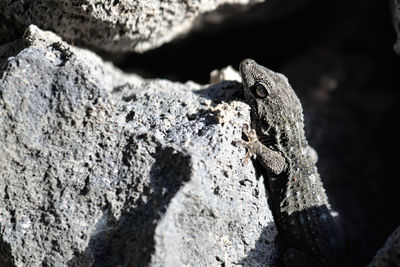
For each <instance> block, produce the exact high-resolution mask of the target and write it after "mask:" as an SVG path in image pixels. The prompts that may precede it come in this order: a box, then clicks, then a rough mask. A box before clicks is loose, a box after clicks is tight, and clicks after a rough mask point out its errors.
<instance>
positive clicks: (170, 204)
mask: <svg viewBox="0 0 400 267" xmlns="http://www.w3.org/2000/svg"><path fill="white" fill-rule="evenodd" d="M114 2H115V1H114ZM0 64H1V72H0V77H1V79H0V151H1V152H0V177H1V178H0V199H1V200H2V201H1V202H0V259H1V260H0V265H2V266H3V265H11V264H13V265H16V266H37V265H48V266H54V265H57V266H65V265H68V266H90V265H95V266H98V265H101V266H118V265H121V266H129V265H130V266H133V265H135V266H145V265H150V266H182V265H186V266H193V265H197V266H215V265H225V266H231V265H233V264H239V265H245V266H265V265H267V264H272V263H274V262H275V261H276V248H275V244H274V239H275V236H276V233H277V231H276V228H275V225H274V223H273V219H272V215H271V212H270V210H269V208H268V205H267V198H266V192H265V188H264V183H263V177H256V174H255V170H254V168H253V166H252V165H246V166H243V165H242V162H241V159H242V158H243V156H244V152H245V151H244V149H243V148H240V147H236V146H234V145H232V143H233V141H234V140H237V139H240V138H241V135H242V130H241V129H242V125H243V123H249V108H248V106H247V105H246V104H244V103H243V102H241V101H240V99H239V98H238V95H241V90H240V84H239V83H238V82H235V81H223V82H220V83H217V84H215V85H213V86H209V87H207V86H200V85H198V84H195V83H193V82H188V83H185V84H180V83H173V82H169V81H167V80H143V79H141V78H140V77H138V76H135V75H127V74H124V73H122V72H121V71H120V70H118V69H116V68H115V67H113V66H112V65H111V64H109V63H106V62H103V61H102V60H101V59H100V58H99V57H97V56H96V55H95V54H93V53H91V52H89V51H86V50H83V49H78V48H76V47H73V46H70V45H68V44H67V43H65V42H63V41H62V40H61V39H60V38H59V37H58V36H56V35H55V34H53V33H51V32H44V31H41V30H40V29H38V28H37V27H35V26H30V27H29V28H28V30H27V31H26V33H25V34H24V38H23V39H21V40H19V41H17V42H15V43H13V44H8V45H7V46H3V47H2V48H1V49H0Z"/></svg>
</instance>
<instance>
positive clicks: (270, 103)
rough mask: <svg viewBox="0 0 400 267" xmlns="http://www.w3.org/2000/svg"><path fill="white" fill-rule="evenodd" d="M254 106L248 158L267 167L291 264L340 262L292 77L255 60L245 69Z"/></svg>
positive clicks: (340, 248)
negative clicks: (252, 156) (290, 78)
mask: <svg viewBox="0 0 400 267" xmlns="http://www.w3.org/2000/svg"><path fill="white" fill-rule="evenodd" d="M239 70H240V75H241V77H242V80H243V89H244V94H245V98H246V102H247V103H248V104H249V105H250V107H251V129H249V127H248V126H247V125H244V129H243V130H244V133H245V134H246V135H247V137H248V139H249V141H248V142H245V141H242V142H241V143H242V144H243V145H244V146H245V147H247V148H248V152H247V154H246V159H245V160H247V159H248V158H249V157H251V155H252V154H254V155H255V156H256V158H257V160H258V161H259V162H260V163H261V165H262V166H263V168H264V169H265V170H266V175H267V178H266V179H267V182H266V183H267V189H268V192H269V198H270V202H271V203H270V205H271V210H272V213H273V216H274V220H275V223H276V225H277V228H278V232H279V236H280V237H281V238H282V239H283V243H284V248H285V252H284V255H283V261H284V262H285V265H286V266H337V265H338V264H339V263H338V259H339V258H340V257H341V256H342V255H341V253H342V252H343V247H344V246H343V241H342V238H341V233H340V230H339V227H338V226H337V224H336V222H335V221H334V219H333V217H332V215H331V212H332V211H331V207H330V205H329V203H328V198H327V196H326V193H325V190H324V188H323V185H322V182H321V180H320V177H319V174H318V171H317V168H316V166H315V160H314V158H313V153H312V149H311V147H310V146H309V145H308V142H307V140H306V137H305V134H304V122H303V110H302V106H301V103H300V101H299V99H298V98H297V96H296V94H295V92H294V90H293V89H292V88H291V86H290V85H289V83H288V80H287V78H286V77H285V76H284V75H282V74H279V73H275V72H273V71H271V70H269V69H267V68H265V67H263V66H261V65H258V64H257V63H256V62H255V61H254V60H251V59H246V60H243V61H242V63H241V64H240V67H239Z"/></svg>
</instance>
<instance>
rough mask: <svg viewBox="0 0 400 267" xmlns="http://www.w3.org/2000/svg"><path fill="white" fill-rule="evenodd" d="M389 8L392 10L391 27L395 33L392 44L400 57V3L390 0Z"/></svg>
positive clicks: (397, 0) (396, 0)
mask: <svg viewBox="0 0 400 267" xmlns="http://www.w3.org/2000/svg"><path fill="white" fill-rule="evenodd" d="M390 6H391V9H392V17H393V26H394V28H395V30H396V33H397V40H396V43H395V44H394V51H395V52H396V53H397V54H398V55H400V1H399V0H390Z"/></svg>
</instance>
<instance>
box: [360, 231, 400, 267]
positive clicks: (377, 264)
mask: <svg viewBox="0 0 400 267" xmlns="http://www.w3.org/2000/svg"><path fill="white" fill-rule="evenodd" d="M368 266H370V267H389V266H400V227H397V228H396V230H394V232H393V233H392V234H391V235H390V236H389V238H388V239H387V241H386V243H385V245H384V246H383V247H382V248H381V249H380V250H378V252H377V253H376V256H375V257H374V259H373V260H372V262H371V263H370V264H369V265H368Z"/></svg>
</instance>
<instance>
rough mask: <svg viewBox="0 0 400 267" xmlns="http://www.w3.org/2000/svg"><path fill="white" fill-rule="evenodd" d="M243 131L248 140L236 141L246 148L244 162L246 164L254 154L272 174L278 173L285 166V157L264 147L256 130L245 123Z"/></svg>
mask: <svg viewBox="0 0 400 267" xmlns="http://www.w3.org/2000/svg"><path fill="white" fill-rule="evenodd" d="M243 133H244V134H245V135H246V136H247V138H248V140H249V141H248V142H246V141H244V140H239V141H238V143H239V144H240V145H242V146H243V147H245V148H247V153H246V155H245V158H244V161H243V162H244V164H247V163H248V161H249V159H250V158H251V157H252V156H253V155H255V156H256V158H257V160H258V161H259V162H260V163H261V164H262V165H263V166H264V168H266V169H267V170H268V171H271V172H272V173H274V174H277V175H278V174H280V173H281V172H282V171H283V169H284V168H285V163H286V162H285V158H284V157H283V156H282V155H281V154H280V153H279V152H278V151H274V150H272V149H270V148H268V147H266V146H265V145H264V144H263V143H261V142H260V140H258V137H257V134H256V131H255V130H254V129H250V127H249V126H248V125H247V124H244V125H243Z"/></svg>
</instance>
